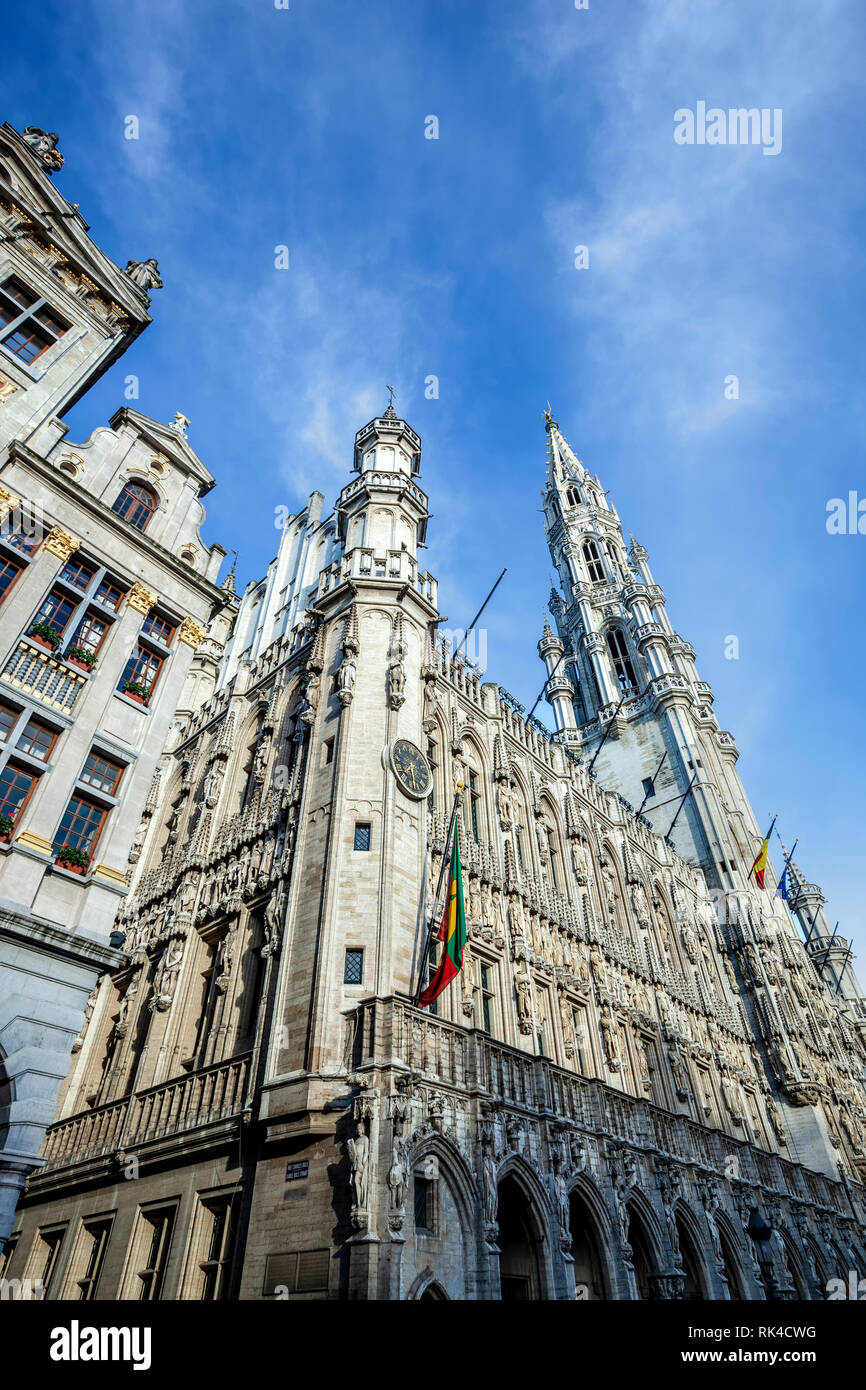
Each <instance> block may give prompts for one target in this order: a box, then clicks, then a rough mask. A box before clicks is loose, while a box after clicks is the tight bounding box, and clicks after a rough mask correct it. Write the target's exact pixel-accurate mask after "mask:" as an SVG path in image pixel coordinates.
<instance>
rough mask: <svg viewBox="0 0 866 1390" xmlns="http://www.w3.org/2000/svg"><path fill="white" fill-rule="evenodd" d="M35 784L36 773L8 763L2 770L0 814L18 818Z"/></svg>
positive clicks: (0, 779)
mask: <svg viewBox="0 0 866 1390" xmlns="http://www.w3.org/2000/svg"><path fill="white" fill-rule="evenodd" d="M35 785H36V776H35V774H34V773H32V772H24V771H23V770H22V769H21V768H20V767H15V766H14V765H13V764H12V763H7V764H6V766H5V767H4V769H3V771H2V772H0V816H9V818H10V820H17V818H18V816H19V814H20V813H21V811H23V809H24V807H25V805H26V804H27V798H28V797H29V795H30V793H31V792H32V790H33V788H34V787H35Z"/></svg>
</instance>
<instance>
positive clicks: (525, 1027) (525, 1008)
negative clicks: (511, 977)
mask: <svg viewBox="0 0 866 1390" xmlns="http://www.w3.org/2000/svg"><path fill="white" fill-rule="evenodd" d="M516 983H517V1019H518V1023H519V1024H520V1031H521V1033H531V1032H532V994H531V986H530V983H529V980H528V979H527V978H526V977H525V976H522V977H520V978H518V980H517V981H516Z"/></svg>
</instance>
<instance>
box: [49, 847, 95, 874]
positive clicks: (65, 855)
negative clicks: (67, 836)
mask: <svg viewBox="0 0 866 1390" xmlns="http://www.w3.org/2000/svg"><path fill="white" fill-rule="evenodd" d="M54 862H55V864H57V865H58V866H59V867H60V868H61V869H68V870H69V872H70V873H71V874H83V873H86V871H87V868H88V865H89V864H90V855H89V854H88V853H87V851H86V850H84V849H78V847H77V846H76V845H61V846H60V849H59V850H58V851H57V853H56V854H55V856H54Z"/></svg>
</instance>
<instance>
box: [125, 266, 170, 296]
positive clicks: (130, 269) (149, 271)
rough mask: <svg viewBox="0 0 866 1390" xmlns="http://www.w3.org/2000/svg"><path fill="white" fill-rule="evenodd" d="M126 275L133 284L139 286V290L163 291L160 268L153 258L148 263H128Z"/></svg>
mask: <svg viewBox="0 0 866 1390" xmlns="http://www.w3.org/2000/svg"><path fill="white" fill-rule="evenodd" d="M124 274H126V275H128V276H129V278H130V280H131V281H132V282H133V284H134V285H138V287H139V289H142V290H161V289H162V279H161V277H160V274H159V266H158V265H157V263H156V261H155V260H153V258H151V259H150V260H148V261H127V263H126V270H125V272H124Z"/></svg>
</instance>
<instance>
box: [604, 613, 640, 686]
mask: <svg viewBox="0 0 866 1390" xmlns="http://www.w3.org/2000/svg"><path fill="white" fill-rule="evenodd" d="M607 647H608V651H609V652H610V658H611V661H612V662H613V669H614V671H615V673H616V678H617V680H618V681H619V688H620V690H630V689H631V687H632V686H633V685H634V684H635V679H634V671H633V670H632V664H631V657H630V656H629V654H628V647H627V646H626V643H625V638H624V636H623V635H622V633H621V631H620V630H619V628H618V627H614V628H611V630H610V632H609V633H608V634H607Z"/></svg>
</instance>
